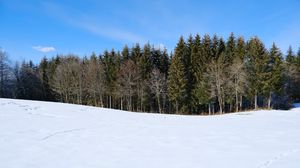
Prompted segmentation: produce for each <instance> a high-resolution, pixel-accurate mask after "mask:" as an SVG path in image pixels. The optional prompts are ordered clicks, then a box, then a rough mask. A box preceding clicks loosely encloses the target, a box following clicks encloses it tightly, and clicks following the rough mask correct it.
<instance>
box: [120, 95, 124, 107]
mask: <svg viewBox="0 0 300 168" xmlns="http://www.w3.org/2000/svg"><path fill="white" fill-rule="evenodd" d="M120 103H121V110H123V97H122V96H121V102H120Z"/></svg>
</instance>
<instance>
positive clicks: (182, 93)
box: [168, 36, 189, 114]
mask: <svg viewBox="0 0 300 168" xmlns="http://www.w3.org/2000/svg"><path fill="white" fill-rule="evenodd" d="M187 53H188V52H187V47H186V43H185V41H184V39H183V37H182V36H181V37H180V39H179V42H178V43H177V46H176V48H175V53H174V57H173V59H172V63H171V66H170V70H169V79H168V93H169V97H170V99H171V101H172V102H173V103H175V107H176V113H182V114H183V113H186V112H187V110H188V107H187V102H186V100H187V96H188V94H187V91H188V88H187V86H188V82H189V81H188V79H187V76H186V69H185V60H184V58H185V57H186V55H187Z"/></svg>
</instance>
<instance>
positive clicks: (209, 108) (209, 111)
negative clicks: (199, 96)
mask: <svg viewBox="0 0 300 168" xmlns="http://www.w3.org/2000/svg"><path fill="white" fill-rule="evenodd" d="M208 115H211V104H210V103H208Z"/></svg>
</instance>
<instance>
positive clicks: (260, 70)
mask: <svg viewBox="0 0 300 168" xmlns="http://www.w3.org/2000/svg"><path fill="white" fill-rule="evenodd" d="M247 48H248V51H247V57H248V58H247V59H248V61H247V62H246V64H247V71H248V72H247V73H248V77H249V78H248V80H249V85H250V86H249V89H248V91H249V94H250V96H253V97H254V108H255V109H258V96H259V95H260V94H261V93H262V88H263V87H264V85H266V82H265V81H266V78H265V72H266V67H267V65H268V56H267V52H266V49H265V46H264V44H263V43H262V42H261V40H260V39H259V38H258V37H254V38H251V39H250V41H249V42H248V46H247Z"/></svg>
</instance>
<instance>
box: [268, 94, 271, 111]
mask: <svg viewBox="0 0 300 168" xmlns="http://www.w3.org/2000/svg"><path fill="white" fill-rule="evenodd" d="M271 100H272V92H270V93H269V98H268V109H271Z"/></svg>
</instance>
